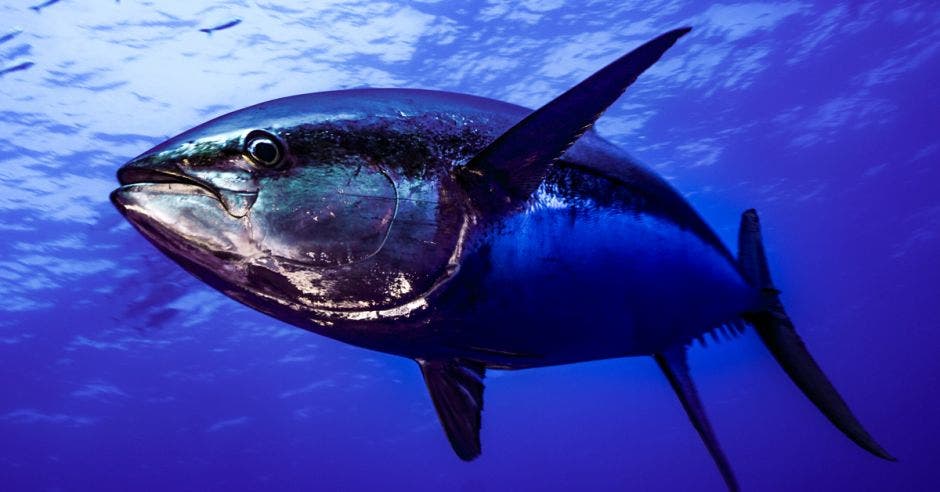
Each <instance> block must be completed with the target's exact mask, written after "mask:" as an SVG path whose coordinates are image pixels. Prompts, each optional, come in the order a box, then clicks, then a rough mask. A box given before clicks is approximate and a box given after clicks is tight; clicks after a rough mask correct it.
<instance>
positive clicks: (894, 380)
mask: <svg viewBox="0 0 940 492" xmlns="http://www.w3.org/2000/svg"><path fill="white" fill-rule="evenodd" d="M40 3H42V2H40V1H39V0H37V1H36V2H35V3H30V2H28V1H25V0H8V1H5V2H3V4H2V5H0V237H2V241H0V312H2V315H0V388H2V391H0V490H2V491H8V490H9V491H19V490H194V491H196V490H200V491H201V490H398V489H407V490H420V491H424V490H427V491H436V490H456V491H479V490H493V491H502V490H546V491H547V490H599V491H602V490H724V485H723V483H722V481H721V478H720V476H719V474H718V472H717V469H716V468H715V466H714V464H713V463H712V461H711V459H710V458H709V456H708V453H707V452H706V451H705V448H704V446H703V445H702V443H701V442H700V440H699V437H698V435H697V434H696V433H695V430H694V429H693V428H692V426H691V425H690V423H689V422H688V419H687V418H686V416H685V414H684V412H683V411H682V408H681V407H680V405H679V403H678V401H676V399H675V397H674V395H673V393H672V391H671V390H670V388H669V386H668V384H667V383H666V381H665V378H664V377H663V376H662V374H660V372H659V370H658V369H657V368H656V365H655V363H654V362H653V360H652V359H651V358H634V359H620V360H610V361H602V362H593V363H586V364H578V365H570V366H561V367H552V368H545V369H535V370H525V371H517V372H502V371H490V372H489V373H488V378H487V394H486V406H485V409H484V417H483V420H484V422H483V430H482V440H483V455H482V456H481V457H480V458H479V459H478V460H477V461H474V462H472V463H469V464H468V463H463V462H461V461H460V460H459V459H457V458H456V457H455V456H454V454H453V452H452V451H451V449H450V446H449V444H448V442H447V440H446V438H445V437H444V434H443V431H442V430H441V428H440V425H439V423H438V421H437V418H436V415H435V413H434V409H433V407H432V405H431V402H430V398H429V397H428V395H427V392H426V389H425V387H424V383H423V381H422V379H421V376H420V373H419V371H418V368H417V366H416V364H415V363H414V362H413V361H410V360H404V359H400V358H396V357H392V356H388V355H384V354H380V353H375V352H369V351H366V350H363V349H359V348H355V347H352V346H348V345H344V344H341V343H339V342H335V341H332V340H330V339H327V338H324V337H320V336H317V335H314V334H311V333H308V332H305V331H302V330H300V329H297V328H293V327H290V326H287V325H285V324H282V323H280V322H278V321H276V320H274V319H271V318H268V317H266V316H264V315H262V314H260V313H257V312H254V311H252V310H250V309H249V308H246V307H244V306H242V305H239V304H237V303H236V302H234V301H232V300H230V299H228V298H226V297H224V296H223V295H222V294H220V293H217V292H215V291H214V290H212V289H211V288H209V287H208V286H206V285H204V284H202V283H201V282H199V281H198V280H196V279H195V278H193V277H191V276H190V275H189V274H187V273H185V272H184V271H183V270H182V269H181V268H179V267H178V266H176V265H175V264H173V263H172V262H171V261H170V260H169V259H167V258H165V257H164V256H163V255H162V254H160V253H158V252H157V250H156V249H155V248H153V247H152V246H151V245H150V244H149V243H148V242H147V241H146V240H145V239H144V238H143V237H142V236H141V235H140V234H138V233H137V232H136V231H134V230H133V229H132V228H131V226H130V225H129V224H127V223H126V222H125V221H124V220H123V219H122V218H121V217H120V215H119V214H118V213H117V211H116V210H114V208H113V207H112V205H111V204H110V203H109V201H108V193H109V192H110V191H111V190H112V189H113V188H115V187H116V186H117V181H116V179H115V177H114V172H115V171H116V169H117V168H118V167H119V166H120V165H121V164H122V163H123V162H125V161H127V160H129V159H130V158H132V157H134V156H136V155H138V154H140V153H142V152H144V151H145V150H147V149H148V148H150V147H151V146H152V145H155V144H157V143H159V142H161V141H162V140H164V139H166V138H167V137H169V136H172V135H175V134H177V133H179V132H181V131H183V130H185V129H188V128H190V127H192V126H195V125H196V124H198V123H201V122H203V121H205V120H207V119H210V118H212V117H214V116H218V115H220V114H223V113H225V112H228V111H232V110H235V109H239V108H241V107H244V106H248V105H251V104H254V103H257V102H261V101H264V100H268V99H273V98H277V97H282V96H288V95H293V94H299V93H305V92H316V91H322V90H331V89H343V88H354V87H364V86H369V87H418V88H429V89H441V90H447V91H455V92H465V93H470V94H475V95H480V96H486V97H492V98H496V99H502V100H506V101H510V102H513V103H517V104H522V105H525V106H529V107H538V106H540V105H541V104H543V103H545V102H547V101H548V100H550V99H552V98H553V97H555V96H556V95H558V94H560V93H561V92H563V91H564V90H565V89H567V88H569V87H570V86H572V85H574V84H575V83H577V82H579V81H580V80H581V79H583V78H584V77H586V76H588V75H590V74H591V73H593V72H594V71H595V70H597V69H599V68H600V67H602V66H603V65H605V64H606V63H608V62H609V61H612V60H613V59H615V58H616V57H618V56H619V55H621V54H623V53H625V52H627V51H628V50H630V49H632V48H633V47H636V46H637V45H639V44H640V43H641V42H643V41H646V40H648V39H650V38H652V37H654V36H656V35H658V34H660V33H661V32H664V31H666V30H669V29H672V28H675V27H679V26H683V25H691V26H693V27H694V31H693V32H692V33H691V34H690V35H688V36H686V37H685V38H683V39H682V40H680V41H679V43H678V44H677V45H676V46H675V47H674V48H673V49H672V50H670V51H669V53H667V54H666V56H665V57H664V58H663V60H662V61H661V62H660V63H658V64H656V65H655V66H654V67H653V68H651V69H650V70H649V71H648V72H647V73H646V74H644V75H643V76H641V77H640V79H639V81H638V82H637V83H636V84H635V85H634V86H633V87H631V88H630V89H629V90H628V91H627V93H626V94H625V95H624V97H622V98H621V99H620V100H619V101H618V102H617V103H616V104H614V106H612V107H611V109H610V110H609V111H608V112H607V113H606V114H605V115H604V116H603V117H602V118H601V119H600V120H599V122H598V125H597V129H598V131H599V133H601V134H602V135H604V136H606V137H607V138H609V139H611V140H612V141H614V142H616V143H617V144H619V145H620V146H622V147H623V148H624V149H626V150H627V151H628V152H630V153H631V154H632V155H633V156H635V157H636V158H637V159H638V160H639V161H640V162H643V163H645V164H646V165H648V166H650V167H651V168H653V169H655V170H656V171H657V172H659V173H661V174H662V175H664V176H665V177H666V178H667V179H668V180H669V181H670V182H671V183H672V184H673V185H674V186H675V187H677V188H678V189H679V190H680V191H681V192H682V193H683V194H684V195H685V196H686V197H687V199H688V200H689V201H690V202H691V203H692V204H693V206H695V207H696V208H697V209H698V210H699V211H700V213H701V214H702V215H703V216H704V217H705V218H706V220H707V221H708V222H709V223H710V224H711V225H712V226H713V227H714V228H715V230H716V231H717V232H718V234H719V235H720V236H721V237H722V238H723V239H724V240H725V242H726V243H727V244H729V245H733V243H734V238H735V235H736V232H737V224H738V218H739V214H740V212H741V211H742V210H744V209H746V208H749V207H755V208H757V209H758V211H759V212H760V214H761V218H762V223H763V225H764V236H765V243H766V246H767V249H768V255H769V258H770V262H771V267H772V272H773V275H774V279H775V281H776V283H777V286H778V287H779V288H780V289H781V290H782V291H783V295H782V298H783V302H784V304H785V305H786V306H787V309H788V311H789V313H790V315H791V317H792V319H793V320H794V322H795V324H796V326H797V329H798V330H799V332H800V334H801V335H802V336H803V339H804V340H805V341H806V343H807V345H808V346H809V348H810V350H811V351H812V353H813V354H814V355H815V357H816V359H817V360H818V361H819V363H820V365H821V366H822V367H823V369H824V370H825V371H826V372H827V373H828V375H829V377H830V378H831V379H832V381H833V382H834V384H835V385H836V387H837V388H838V389H839V390H840V392H841V393H842V394H843V396H844V397H845V398H846V399H847V401H848V402H849V404H850V406H851V407H852V408H853V409H854V410H855V413H856V414H857V415H858V417H859V418H860V419H861V421H862V422H863V423H864V424H865V425H866V427H867V428H868V430H869V431H871V433H872V434H873V435H874V436H875V438H876V439H878V440H879V441H880V442H881V444H883V445H884V446H885V447H886V448H887V449H888V451H890V452H891V453H892V454H894V455H895V456H897V457H898V458H899V462H897V463H888V462H884V461H881V460H878V459H876V458H874V457H872V456H870V455H868V454H867V453H865V452H864V451H862V450H860V449H858V448H857V447H856V446H855V445H854V444H853V443H851V442H850V441H849V440H847V439H846V438H845V437H843V436H842V435H841V434H840V433H839V432H838V431H837V430H836V429H835V428H834V427H832V426H831V425H830V424H829V422H828V421H826V419H825V418H824V417H823V416H822V415H821V414H820V413H819V412H818V411H817V410H816V409H815V408H814V407H813V406H812V405H811V404H810V403H809V401H808V400H806V399H805V398H804V397H803V396H802V394H801V393H800V392H799V391H798V390H797V388H796V387H795V386H794V385H793V384H792V383H791V382H790V381H789V380H788V379H787V377H786V376H785V374H784V373H783V371H782V370H781V369H780V368H779V367H778V366H777V364H776V363H775V362H774V361H773V360H772V358H771V357H770V356H769V354H768V353H767V351H766V350H765V349H764V348H763V346H762V345H761V344H760V343H759V341H758V339H757V337H756V335H755V334H754V333H753V331H748V332H747V333H746V334H745V335H743V336H741V337H739V338H737V339H734V340H730V341H721V342H714V341H712V340H711V339H709V340H708V342H709V343H708V345H707V347H703V346H701V345H700V344H696V345H695V346H694V348H693V349H692V350H691V352H690V364H691V366H692V372H693V376H694V378H695V380H696V381H697V382H698V385H699V391H700V394H701V396H702V399H703V401H704V404H705V406H706V409H707V411H708V412H709V414H710V416H711V421H712V424H713V426H714V427H715V431H716V433H717V435H718V438H719V440H720V442H721V444H722V446H723V447H724V449H725V451H726V453H727V455H728V457H729V459H730V460H731V463H732V465H733V466H734V468H735V470H736V473H737V475H738V478H739V481H740V483H741V484H742V487H743V488H744V489H745V490H833V489H839V490H878V491H882V490H936V487H938V485H937V483H938V479H940V444H938V443H940V425H938V424H937V419H938V416H937V410H938V405H940V390H938V387H940V357H938V351H940V333H938V330H940V309H938V307H940V295H938V294H940V287H938V282H940V255H938V251H940V164H938V159H940V88H938V87H940V77H938V74H940V56H938V54H940V5H938V4H937V3H936V2H931V1H925V2H860V1H851V2H823V1H820V2H798V1H788V2H761V1H755V2H740V3H711V2H685V1H647V2H642V4H641V5H640V4H639V2H616V1H581V2H563V1H560V0H521V1H509V0H490V1H477V2H469V1H467V2H461V1H433V0H431V1H412V2H385V1H367V0H362V1H358V0H351V1H346V0H330V1H313V2H303V1H294V2H289V1H287V0H274V1H231V2H229V1H226V2H222V1H215V2H208V1H207V2H198V1H191V2H169V1H167V2H163V1H161V2H156V1H153V2H140V1H130V0H124V1H119V2H112V1H110V0H97V1H83V2H78V1H71V0H62V1H60V2H56V3H53V4H51V5H48V6H45V7H42V8H38V9H30V7H31V6H34V5H37V4H40ZM37 10H38V11H37ZM233 20H241V22H240V23H238V24H237V25H234V26H232V27H230V28H227V29H224V30H219V31H216V32H213V33H211V34H207V33H204V32H200V29H208V28H212V27H215V26H219V25H224V24H225V23H228V22H230V21H233ZM681 308H682V306H676V309H681Z"/></svg>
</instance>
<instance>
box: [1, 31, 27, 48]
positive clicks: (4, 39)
mask: <svg viewBox="0 0 940 492" xmlns="http://www.w3.org/2000/svg"><path fill="white" fill-rule="evenodd" d="M22 33H23V31H21V30H19V29H16V30H14V31H10V32H8V33H6V34H4V35H3V36H0V44H3V43H6V42H7V41H10V40H11V39H13V38H15V37H17V36H19V35H20V34H22Z"/></svg>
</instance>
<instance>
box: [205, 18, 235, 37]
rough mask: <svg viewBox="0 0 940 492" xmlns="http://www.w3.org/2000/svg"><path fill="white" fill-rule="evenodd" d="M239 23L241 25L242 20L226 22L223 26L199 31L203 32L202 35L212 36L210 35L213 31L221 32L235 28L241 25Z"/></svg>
mask: <svg viewBox="0 0 940 492" xmlns="http://www.w3.org/2000/svg"><path fill="white" fill-rule="evenodd" d="M241 23H242V20H241V19H235V20H232V21H228V22H226V23H225V24H220V25H218V26H215V27H206V28H203V29H200V31H202V32H204V33H206V34H209V35H212V33H213V32H215V31H221V30H223V29H228V28H230V27H235V26H237V25H239V24H241Z"/></svg>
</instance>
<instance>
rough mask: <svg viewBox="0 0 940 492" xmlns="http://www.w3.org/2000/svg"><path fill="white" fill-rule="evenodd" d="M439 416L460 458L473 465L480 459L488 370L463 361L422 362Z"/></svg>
mask: <svg viewBox="0 0 940 492" xmlns="http://www.w3.org/2000/svg"><path fill="white" fill-rule="evenodd" d="M418 365H419V366H421V374H422V375H423V376H424V382H425V383H426V384H427V386H428V392H429V393H430V394H431V400H432V401H433V402H434V408H435V410H437V416H438V418H439V419H440V421H441V425H442V426H443V427H444V432H445V433H446V434H447V439H448V440H449V441H450V445H451V447H453V448H454V452H456V453H457V456H459V457H460V459H462V460H464V461H470V460H473V459H474V458H476V457H477V456H479V455H480V449H481V448H480V423H481V412H482V411H483V377H484V376H485V374H486V368H485V367H484V366H483V365H482V364H479V363H476V362H472V361H467V360H462V359H445V360H424V359H418Z"/></svg>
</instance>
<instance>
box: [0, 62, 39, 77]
mask: <svg viewBox="0 0 940 492" xmlns="http://www.w3.org/2000/svg"><path fill="white" fill-rule="evenodd" d="M33 65H35V63H33V62H23V63H20V64H18V65H13V66H12V67H7V68H0V77H3V76H4V75H6V74H8V73H13V72H19V71H21V70H26V69H28V68H30V67H32V66H33Z"/></svg>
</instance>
